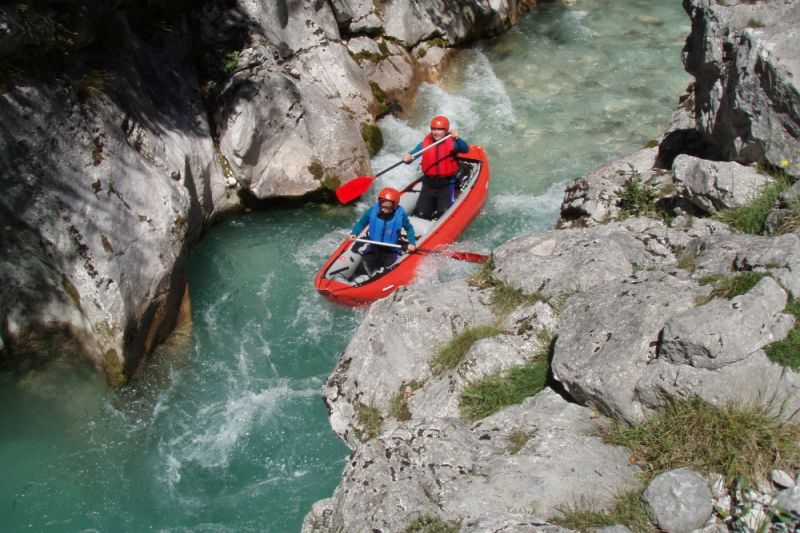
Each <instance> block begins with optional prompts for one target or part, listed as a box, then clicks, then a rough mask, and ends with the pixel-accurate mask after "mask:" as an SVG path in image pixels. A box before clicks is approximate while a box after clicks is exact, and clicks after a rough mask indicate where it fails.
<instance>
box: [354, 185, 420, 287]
mask: <svg viewBox="0 0 800 533" xmlns="http://www.w3.org/2000/svg"><path fill="white" fill-rule="evenodd" d="M367 225H369V228H368V230H367V239H369V240H371V241H378V242H385V243H387V244H399V243H400V230H402V229H405V230H406V238H407V239H408V251H409V252H413V251H414V250H416V249H417V238H416V235H415V234H414V226H412V225H411V221H410V220H409V219H408V214H407V213H406V210H405V209H403V206H401V205H400V192H399V191H398V190H397V189H393V188H391V187H386V188H384V189H382V190H381V192H379V193H378V201H377V202H375V203H374V204H372V207H370V208H369V209H367V210H366V211H365V212H364V214H363V215H361V218H360V219H358V222H356V225H355V226H353V229H352V230H351V231H350V235H349V236H348V238H349V239H350V240H351V241H354V240H356V236H357V235H358V234H359V233H361V230H363V229H364V227H365V226H367ZM358 253H360V254H361V255H363V256H364V263H365V264H364V267H365V268H366V270H367V273H368V274H369V275H370V276H371V275H372V274H373V273H375V272H376V271H377V270H378V269H380V268H381V267H387V266H389V265H391V264H392V263H394V262H395V260H396V259H397V257H398V256H399V255H400V253H401V250H400V249H399V248H395V247H390V246H381V245H379V244H367V245H366V246H364V247H362V248H361V250H358Z"/></svg>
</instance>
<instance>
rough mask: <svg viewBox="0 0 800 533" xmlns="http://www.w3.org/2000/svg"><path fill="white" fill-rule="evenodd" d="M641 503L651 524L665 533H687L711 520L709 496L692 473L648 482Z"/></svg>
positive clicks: (676, 473) (672, 473)
mask: <svg viewBox="0 0 800 533" xmlns="http://www.w3.org/2000/svg"><path fill="white" fill-rule="evenodd" d="M642 499H643V500H644V501H645V502H646V503H647V504H648V506H649V510H650V515H651V517H652V518H653V520H654V521H655V523H656V524H657V525H658V527H660V528H661V529H663V530H664V531H666V532H668V533H690V532H691V531H694V530H695V529H698V528H700V527H702V526H703V525H704V524H705V523H706V521H707V520H708V519H709V517H710V516H711V510H712V507H711V492H710V491H709V490H708V484H707V483H706V480H705V479H704V478H703V476H701V475H700V474H698V473H697V472H694V471H693V470H689V469H688V468H679V469H677V470H670V471H669V472H664V473H663V474H659V475H658V476H656V477H655V479H653V481H651V482H650V485H648V487H647V489H645V491H644V494H643V495H642Z"/></svg>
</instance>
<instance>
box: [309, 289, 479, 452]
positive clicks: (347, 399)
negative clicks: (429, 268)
mask: <svg viewBox="0 0 800 533" xmlns="http://www.w3.org/2000/svg"><path fill="white" fill-rule="evenodd" d="M434 294H435V296H433V295H434ZM493 319H494V317H493V315H492V313H491V311H490V309H489V307H488V294H486V293H485V292H482V291H479V290H477V289H474V288H471V287H469V286H468V285H466V283H465V282H464V281H455V282H451V283H449V284H445V285H442V286H440V285H417V286H412V287H408V288H405V289H400V290H398V291H396V292H395V293H393V294H392V296H389V297H387V298H384V299H383V300H379V301H377V302H376V303H375V304H373V305H372V306H371V307H370V308H369V311H368V312H367V314H366V316H365V317H364V320H363V322H362V324H361V326H359V328H358V330H357V331H356V333H355V335H353V339H352V340H351V341H350V344H348V346H347V349H346V350H345V351H344V353H343V354H342V356H341V357H340V359H339V363H338V364H337V366H336V368H335V369H334V371H333V373H332V374H331V375H330V377H329V378H328V380H327V382H326V383H325V385H324V386H323V388H322V394H323V398H324V400H325V403H326V404H327V406H328V410H329V413H330V422H331V427H332V428H333V431H334V432H335V433H336V434H337V435H339V437H340V438H341V439H342V440H343V441H344V442H345V443H346V444H347V445H348V446H350V447H351V448H353V449H355V448H356V446H357V445H358V442H359V441H358V437H357V433H358V432H359V431H362V430H363V429H364V428H363V423H362V422H361V421H359V419H358V416H357V406H358V405H359V404H362V405H365V406H370V407H374V408H376V409H377V410H378V411H379V412H380V413H381V416H382V417H383V416H385V413H386V412H387V410H388V407H389V404H390V401H391V400H392V398H393V397H394V396H395V395H397V394H398V393H402V392H404V391H405V387H406V386H407V385H410V384H414V383H421V382H423V381H425V380H426V379H428V378H429V377H430V375H431V367H430V363H431V360H432V358H433V355H434V354H435V353H436V352H437V350H438V349H439V348H440V347H442V346H444V345H445V344H446V343H447V341H448V340H450V338H452V337H453V336H454V335H456V334H457V333H459V332H461V331H464V330H465V329H468V328H472V327H476V326H482V325H488V324H491V323H492V321H493Z"/></svg>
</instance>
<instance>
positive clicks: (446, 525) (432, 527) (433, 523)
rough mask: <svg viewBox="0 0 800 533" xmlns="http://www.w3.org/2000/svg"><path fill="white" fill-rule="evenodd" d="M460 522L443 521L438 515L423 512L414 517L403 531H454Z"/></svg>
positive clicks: (453, 532)
mask: <svg viewBox="0 0 800 533" xmlns="http://www.w3.org/2000/svg"><path fill="white" fill-rule="evenodd" d="M459 529H461V526H460V524H457V523H452V522H445V521H444V520H442V519H441V518H439V517H438V516H433V515H430V514H424V515H422V516H420V517H417V518H415V519H414V520H413V521H412V522H411V523H410V524H408V526H407V527H406V528H405V530H404V533H456V532H457V531H458V530H459Z"/></svg>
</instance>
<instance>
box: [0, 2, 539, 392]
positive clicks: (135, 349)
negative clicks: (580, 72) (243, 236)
mask: <svg viewBox="0 0 800 533" xmlns="http://www.w3.org/2000/svg"><path fill="white" fill-rule="evenodd" d="M534 3H535V2H533V1H526V0H502V1H492V2H487V1H485V0H469V1H466V2H464V1H459V2H456V1H455V0H439V1H436V2H428V3H425V4H424V6H423V5H421V4H417V3H408V2H404V1H390V2H383V1H381V2H378V1H375V2H373V1H363V0H332V1H330V2H325V1H315V2H287V1H285V0H279V1H276V2H256V1H251V0H238V1H227V2H225V1H215V0H205V1H201V2H189V1H187V0H175V1H170V2H167V1H161V0H153V1H150V2H147V3H137V2H127V1H124V0H95V1H92V2H78V1H60V2H37V3H25V2H19V3H15V4H5V5H3V6H0V57H2V58H3V60H4V62H5V63H4V64H5V65H6V68H5V72H4V73H3V76H2V78H1V79H0V124H1V126H0V180H2V190H3V195H2V197H0V235H1V236H2V238H1V239H0V248H2V254H1V257H2V259H0V275H1V276H2V279H3V280H4V283H3V284H2V288H0V363H2V365H3V366H8V365H13V364H20V362H24V361H30V360H32V359H36V358H37V357H42V356H45V355H46V354H48V353H63V352H64V351H72V352H74V353H76V354H82V355H86V356H88V357H89V358H91V359H92V360H93V361H94V362H95V363H96V365H97V366H98V368H99V369H101V370H103V371H104V372H105V374H106V376H107V378H108V380H109V382H110V383H112V384H113V385H115V386H119V385H121V384H123V383H125V382H126V381H127V380H128V379H129V378H130V376H131V375H132V374H133V373H134V372H135V370H136V368H137V367H138V366H139V365H141V364H142V362H143V359H144V357H145V356H146V354H147V353H149V352H150V351H151V350H152V349H153V347H154V346H156V345H157V344H158V343H159V342H161V341H163V340H164V338H165V337H166V336H167V335H169V333H170V332H171V331H172V329H173V327H174V326H175V324H176V323H177V322H178V320H179V319H180V316H181V315H180V311H181V309H182V308H183V310H184V311H186V310H187V308H188V305H189V299H188V295H187V294H186V274H185V262H186V255H187V250H188V248H189V246H191V244H192V243H193V242H194V241H196V240H197V239H198V238H199V236H200V235H201V234H202V232H203V230H204V229H205V228H206V227H207V226H208V224H210V223H212V222H213V221H214V220H215V219H217V218H218V217H220V216H223V215H224V214H225V213H228V212H231V211H233V210H236V209H239V208H240V207H241V206H242V203H243V198H244V199H247V198H255V199H266V198H271V197H287V196H301V195H304V194H306V193H310V192H314V191H320V190H325V189H332V188H335V187H336V186H338V185H339V184H340V183H341V182H343V181H346V180H348V179H350V178H351V177H353V176H355V175H358V174H366V173H368V172H369V154H368V150H367V143H365V141H364V139H363V138H362V132H365V131H366V132H368V131H369V127H370V126H372V125H373V124H374V119H375V118H376V117H377V116H378V115H379V114H381V113H386V112H388V111H389V110H390V109H391V108H393V107H395V108H396V107H397V106H400V105H402V104H403V103H404V102H405V101H406V100H407V99H408V98H409V97H410V96H411V94H412V93H411V89H410V88H412V87H413V86H414V85H415V84H416V82H417V81H418V80H419V79H425V78H433V77H435V76H436V75H437V74H438V73H440V72H441V69H442V68H443V67H444V65H445V64H446V60H447V57H448V54H449V51H450V50H451V47H452V46H455V45H458V44H462V43H465V42H468V41H469V40H472V39H476V38H479V37H482V36H488V35H493V34H496V33H498V32H501V31H503V30H505V29H507V28H508V27H509V26H510V25H512V24H513V23H514V22H515V21H516V20H517V18H518V17H519V15H520V14H521V13H522V12H524V11H525V10H526V8H527V7H528V6H529V5H532V4H534ZM183 316H186V314H185V313H184V315H183Z"/></svg>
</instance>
